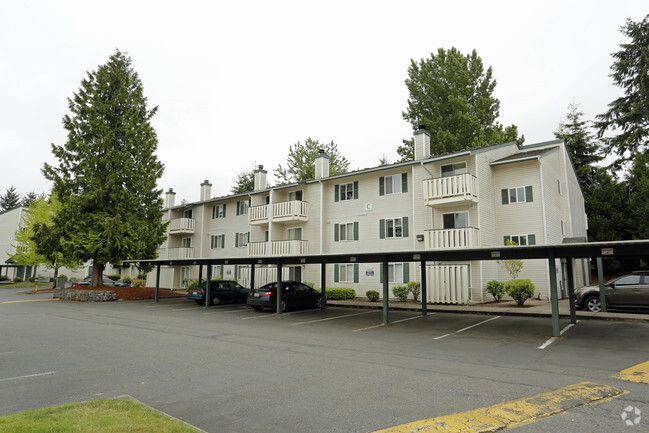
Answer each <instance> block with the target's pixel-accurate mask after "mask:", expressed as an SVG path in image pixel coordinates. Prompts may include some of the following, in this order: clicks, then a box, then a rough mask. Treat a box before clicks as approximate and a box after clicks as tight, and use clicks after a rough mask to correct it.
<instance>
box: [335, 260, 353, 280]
mask: <svg viewBox="0 0 649 433" xmlns="http://www.w3.org/2000/svg"><path fill="white" fill-rule="evenodd" d="M338 281H339V282H341V283H353V282H354V264H353V263H342V264H339V265H338Z"/></svg>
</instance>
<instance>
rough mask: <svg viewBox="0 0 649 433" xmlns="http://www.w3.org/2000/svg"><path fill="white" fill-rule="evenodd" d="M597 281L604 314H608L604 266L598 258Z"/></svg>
mask: <svg viewBox="0 0 649 433" xmlns="http://www.w3.org/2000/svg"><path fill="white" fill-rule="evenodd" d="M597 280H598V283H599V302H600V303H601V304H602V313H606V294H605V293H604V265H603V264H602V258H601V257H598V258H597Z"/></svg>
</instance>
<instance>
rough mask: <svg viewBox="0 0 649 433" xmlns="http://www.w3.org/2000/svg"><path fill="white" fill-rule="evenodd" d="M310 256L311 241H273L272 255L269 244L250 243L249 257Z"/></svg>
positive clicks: (271, 246) (271, 245)
mask: <svg viewBox="0 0 649 433" xmlns="http://www.w3.org/2000/svg"><path fill="white" fill-rule="evenodd" d="M306 254H309V241H298V240H292V241H272V242H271V243H270V254H269V253H268V242H249V243H248V255H249V256H252V257H256V256H300V255H306Z"/></svg>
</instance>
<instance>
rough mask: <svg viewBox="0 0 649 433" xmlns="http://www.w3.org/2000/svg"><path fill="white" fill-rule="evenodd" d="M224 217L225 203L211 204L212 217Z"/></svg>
mask: <svg viewBox="0 0 649 433" xmlns="http://www.w3.org/2000/svg"><path fill="white" fill-rule="evenodd" d="M217 218H225V204H217V205H214V206H212V219H217Z"/></svg>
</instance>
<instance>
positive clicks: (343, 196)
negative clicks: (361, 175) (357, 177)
mask: <svg viewBox="0 0 649 433" xmlns="http://www.w3.org/2000/svg"><path fill="white" fill-rule="evenodd" d="M334 195H335V198H334V200H335V201H343V200H356V199H358V182H349V183H341V184H340V185H336V186H335V187H334Z"/></svg>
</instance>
